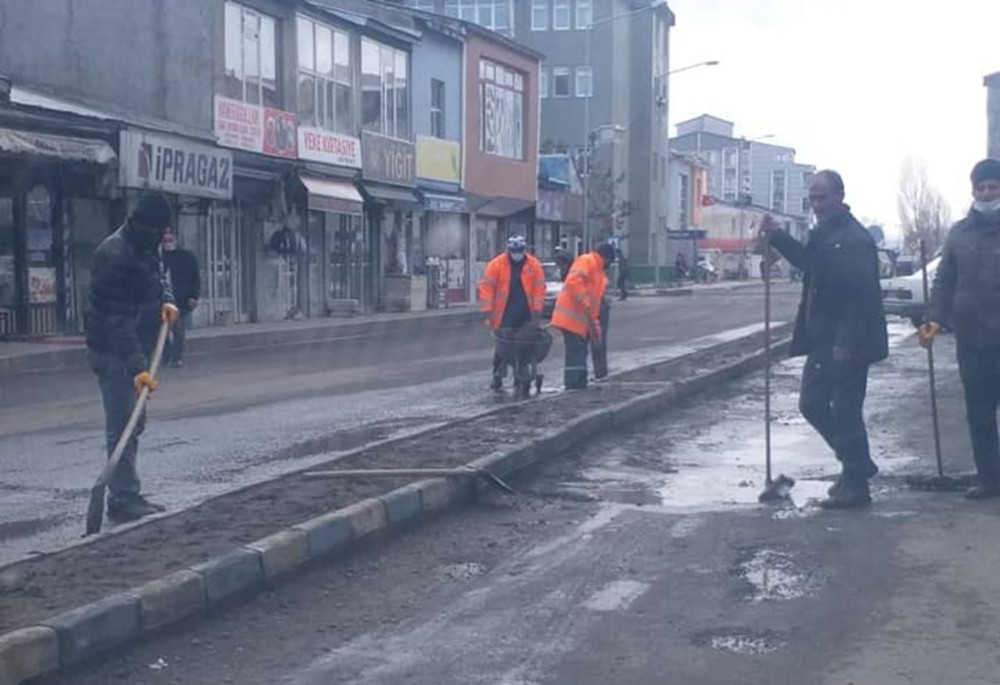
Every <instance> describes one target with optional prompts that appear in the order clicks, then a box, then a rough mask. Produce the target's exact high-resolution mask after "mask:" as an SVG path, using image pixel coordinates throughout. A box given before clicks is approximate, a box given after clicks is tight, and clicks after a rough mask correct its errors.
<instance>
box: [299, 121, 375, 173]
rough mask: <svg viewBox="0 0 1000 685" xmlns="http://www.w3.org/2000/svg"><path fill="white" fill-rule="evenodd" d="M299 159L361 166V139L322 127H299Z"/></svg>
mask: <svg viewBox="0 0 1000 685" xmlns="http://www.w3.org/2000/svg"><path fill="white" fill-rule="evenodd" d="M299 159H304V160H308V161H310V162H322V163H323V164H333V165H336V166H346V167H351V168H354V169H360V168H361V141H360V140H358V139H357V138H354V137H352V136H345V135H342V134H340V133H333V132H332V131H324V130H323V129H320V128H308V127H305V126H300V127H299Z"/></svg>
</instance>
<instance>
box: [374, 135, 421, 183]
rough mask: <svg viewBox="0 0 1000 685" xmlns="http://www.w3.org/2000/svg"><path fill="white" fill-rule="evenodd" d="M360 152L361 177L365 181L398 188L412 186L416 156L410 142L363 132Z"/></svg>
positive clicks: (414, 176)
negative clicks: (389, 184)
mask: <svg viewBox="0 0 1000 685" xmlns="http://www.w3.org/2000/svg"><path fill="white" fill-rule="evenodd" d="M361 151H362V153H363V163H362V167H361V175H362V176H363V177H364V178H365V180H368V181H380V182H382V183H391V184H393V185H399V186H412V185H413V182H414V181H415V180H416V163H415V162H416V159H415V157H416V154H415V151H414V146H413V143H411V142H410V141H408V140H399V139H398V138H388V137H386V136H380V135H378V134H376V133H372V132H370V131H364V132H363V133H362V134H361Z"/></svg>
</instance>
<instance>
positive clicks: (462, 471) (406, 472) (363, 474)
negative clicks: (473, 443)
mask: <svg viewBox="0 0 1000 685" xmlns="http://www.w3.org/2000/svg"><path fill="white" fill-rule="evenodd" d="M302 476H303V477H304V478H306V479H308V480H326V479H330V478H399V477H406V476H412V477H423V478H435V477H442V476H445V477H466V478H468V477H470V476H477V477H481V478H484V479H485V480H486V481H487V482H489V483H492V484H493V485H495V486H496V487H498V488H500V489H501V490H503V491H504V492H506V493H508V494H511V495H512V494H514V489H513V488H512V487H510V486H509V485H507V483H505V482H504V481H503V479H501V478H500V477H499V476H498V475H496V474H495V473H491V472H489V471H487V470H486V469H471V468H456V469H443V468H442V469H435V468H428V469H343V470H339V471H306V472H305V473H303V474H302Z"/></svg>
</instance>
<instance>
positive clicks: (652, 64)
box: [403, 0, 674, 281]
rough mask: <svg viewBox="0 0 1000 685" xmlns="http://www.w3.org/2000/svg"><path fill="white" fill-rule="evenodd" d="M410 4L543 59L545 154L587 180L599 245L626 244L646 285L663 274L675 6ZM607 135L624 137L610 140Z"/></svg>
mask: <svg viewBox="0 0 1000 685" xmlns="http://www.w3.org/2000/svg"><path fill="white" fill-rule="evenodd" d="M403 1H404V2H405V3H406V4H408V5H409V6H412V7H419V8H420V9H423V10H426V11H434V12H440V13H445V14H451V15H455V14H456V13H457V14H458V15H459V16H462V17H464V18H466V19H468V20H470V21H477V22H480V23H483V24H485V25H491V26H492V27H493V28H495V29H497V30H499V31H501V32H503V33H505V34H507V35H510V36H512V37H513V38H514V40H516V41H517V42H519V43H523V44H525V45H527V46H530V47H532V48H534V49H535V50H538V51H539V52H541V53H544V55H545V58H544V61H543V63H542V65H541V68H540V71H539V91H540V94H541V97H542V106H541V137H540V145H541V151H542V153H549V154H552V153H555V154H560V153H569V154H573V155H574V156H575V157H576V159H577V164H576V167H577V169H578V170H580V172H581V173H587V172H588V171H589V179H588V181H589V182H588V184H587V185H588V193H587V199H588V203H587V204H588V210H587V214H588V216H589V229H590V231H589V232H590V235H591V243H592V244H593V243H594V242H595V241H597V240H599V239H601V238H605V237H609V236H611V235H616V236H618V237H620V238H621V239H622V240H621V241H620V242H621V244H622V246H623V249H624V251H625V252H626V253H627V254H628V255H629V256H630V259H631V270H632V274H633V275H634V277H635V278H636V279H637V280H640V281H641V280H643V279H645V278H647V277H649V276H650V275H651V273H652V268H653V267H654V266H655V265H656V264H663V263H664V260H665V258H666V229H667V213H668V205H669V200H668V190H667V173H666V168H667V160H668V149H669V147H668V138H669V130H668V126H667V113H668V104H669V94H668V79H667V74H668V71H669V34H670V28H671V27H672V26H673V23H674V16H673V14H672V12H671V11H670V9H669V7H668V6H667V3H666V2H663V1H662V0H600V1H598V0H403ZM622 74H628V75H629V78H622V77H621V75H622ZM607 130H613V131H617V132H618V133H617V135H612V136H605V135H602V131H607ZM588 152H589V153H590V156H589V164H588V163H587V161H588V160H587V159H585V157H586V155H587V153H588ZM581 230H582V224H581ZM580 237H581V238H582V233H581V236H580ZM580 244H581V248H582V241H581V243H580Z"/></svg>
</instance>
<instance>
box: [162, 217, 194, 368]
mask: <svg viewBox="0 0 1000 685" xmlns="http://www.w3.org/2000/svg"><path fill="white" fill-rule="evenodd" d="M162 246H163V267H164V269H165V271H166V275H167V278H168V279H169V281H170V286H171V288H172V289H173V293H174V300H175V301H176V303H177V308H178V309H180V310H181V318H180V319H179V320H178V321H177V323H175V324H174V325H173V327H172V328H171V329H170V340H169V342H168V345H167V349H166V359H167V364H168V365H169V366H173V367H174V368H178V367H181V366H184V342H185V339H186V338H187V329H188V328H190V327H191V316H192V313H193V312H194V310H195V309H196V308H197V307H198V300H199V299H200V298H201V274H200V273H199V272H198V258H197V257H195V256H194V253H193V252H191V251H189V250H185V249H184V248H183V247H181V246H179V245H178V244H177V236H176V235H174V233H173V232H172V231H171V230H170V229H167V232H166V233H165V234H164V236H163V242H162Z"/></svg>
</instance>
